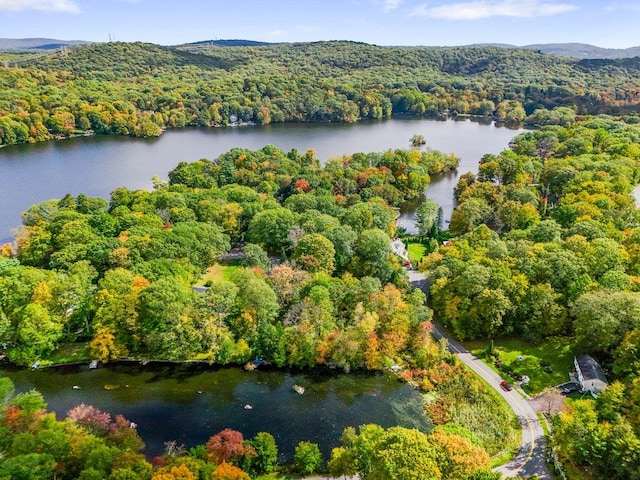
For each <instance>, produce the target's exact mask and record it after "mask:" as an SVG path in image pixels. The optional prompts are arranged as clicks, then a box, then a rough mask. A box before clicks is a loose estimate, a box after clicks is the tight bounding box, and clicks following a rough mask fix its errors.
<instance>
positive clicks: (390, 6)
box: [382, 0, 402, 13]
mask: <svg viewBox="0 0 640 480" xmlns="http://www.w3.org/2000/svg"><path fill="white" fill-rule="evenodd" d="M401 3H402V0H384V6H383V7H382V9H383V10H384V12H385V13H388V12H390V11H391V10H395V9H396V8H398V7H399V6H400V4H401Z"/></svg>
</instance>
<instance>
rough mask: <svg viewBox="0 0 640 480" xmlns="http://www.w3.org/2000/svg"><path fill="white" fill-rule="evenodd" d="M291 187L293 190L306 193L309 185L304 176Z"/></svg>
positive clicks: (309, 188) (309, 187)
mask: <svg viewBox="0 0 640 480" xmlns="http://www.w3.org/2000/svg"><path fill="white" fill-rule="evenodd" d="M293 189H294V190H295V191H302V192H304V193H307V192H308V191H309V190H311V185H309V182H307V181H306V180H305V179H304V178H301V179H300V180H298V181H297V182H296V183H295V184H294V185H293Z"/></svg>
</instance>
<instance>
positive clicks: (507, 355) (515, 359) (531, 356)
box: [465, 337, 573, 394]
mask: <svg viewBox="0 0 640 480" xmlns="http://www.w3.org/2000/svg"><path fill="white" fill-rule="evenodd" d="M488 345H489V342H488V341H471V342H467V343H465V347H467V348H468V349H469V350H470V351H471V353H473V354H474V355H475V356H477V357H478V358H482V359H483V360H484V359H485V351H486V349H487V346H488ZM493 345H494V349H495V350H496V351H497V352H499V354H500V360H502V363H503V364H504V365H506V366H507V367H509V368H511V369H512V370H513V372H514V373H517V374H519V375H527V376H528V377H529V378H530V379H531V381H530V383H529V385H528V387H524V390H525V391H527V392H528V393H534V394H535V393H538V392H540V391H542V390H544V388H546V387H552V386H554V385H559V384H561V383H564V382H567V381H568V380H569V372H570V371H572V370H573V351H572V345H571V344H570V342H569V340H568V339H566V338H563V337H554V338H548V339H546V340H545V341H544V342H543V343H539V344H538V343H531V342H527V341H526V340H522V339H514V338H502V339H497V340H494V342H493ZM520 358H522V360H521V359H520ZM487 363H489V362H487ZM545 365H546V366H545ZM489 366H490V367H491V368H492V369H494V370H495V371H496V372H498V373H500V375H502V376H503V377H504V378H505V379H506V380H507V381H513V380H514V378H513V377H511V376H510V375H508V374H507V373H505V372H504V371H502V372H500V371H498V369H497V368H496V367H495V365H493V363H491V364H490V365H489Z"/></svg>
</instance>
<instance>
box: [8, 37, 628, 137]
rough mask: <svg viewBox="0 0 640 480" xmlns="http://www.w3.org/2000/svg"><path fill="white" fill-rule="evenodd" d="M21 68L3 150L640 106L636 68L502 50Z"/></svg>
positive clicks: (373, 51) (339, 46) (61, 57)
mask: <svg viewBox="0 0 640 480" xmlns="http://www.w3.org/2000/svg"><path fill="white" fill-rule="evenodd" d="M17 57H20V56H16V55H13V56H7V57H6V65H7V67H6V68H3V69H2V70H0V87H1V91H0V145H6V144H13V143H24V142H37V141H45V140H49V139H51V138H53V137H56V136H59V135H71V134H77V133H83V132H88V131H90V132H95V133H111V134H120V135H136V136H152V135H159V134H161V132H162V129H164V128H175V127H183V126H186V125H199V126H212V125H213V126H224V125H227V124H229V123H236V122H239V123H242V122H255V123H258V124H268V123H272V122H353V121H356V120H358V119H361V118H383V117H386V116H389V115H391V114H415V115H437V114H441V113H454V114H474V115H484V116H493V117H495V118H496V119H498V120H504V121H513V122H519V121H522V120H524V119H525V118H526V116H527V115H528V114H531V113H533V112H534V110H536V109H538V108H553V107H557V106H568V107H571V108H572V109H574V110H575V111H576V112H577V113H578V114H586V113H601V112H605V113H620V114H624V113H631V112H634V111H635V109H636V107H637V105H638V104H639V102H640V95H639V91H640V90H639V89H640V75H639V71H640V60H638V59H637V58H636V59H621V60H575V59H567V58H559V57H555V56H550V55H544V54H540V53H536V52H532V51H526V50H507V49H501V48H495V47H455V48H454V47H378V46H375V45H367V44H360V43H352V42H318V43H298V44H273V45H262V46H232V47H220V46H215V45H214V46H211V45H209V44H195V45H186V46H182V47H180V48H171V47H161V46H158V45H152V44H143V43H105V44H90V45H82V46H76V47H73V48H69V49H68V50H65V52H63V53H56V54H50V55H45V56H37V57H30V56H25V57H24V58H22V59H19V58H17ZM15 65H17V66H15Z"/></svg>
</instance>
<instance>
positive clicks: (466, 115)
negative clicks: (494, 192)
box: [0, 113, 525, 149]
mask: <svg viewBox="0 0 640 480" xmlns="http://www.w3.org/2000/svg"><path fill="white" fill-rule="evenodd" d="M393 117H414V118H427V119H432V120H438V119H440V120H441V119H445V120H450V119H455V118H462V119H472V120H473V119H478V120H488V121H490V122H494V123H495V124H496V126H503V125H516V126H520V127H522V126H523V125H525V123H524V122H516V123H513V122H511V123H509V122H505V121H504V120H498V119H497V118H496V116H495V115H490V116H486V115H472V114H470V113H459V114H451V113H439V114H436V115H416V114H411V113H395V114H392V115H388V116H385V117H382V118H358V119H356V120H355V121H353V122H305V121H287V122H273V123H267V124H263V125H261V124H258V123H255V122H234V123H228V124H227V125H223V124H216V125H185V126H183V127H174V128H170V127H161V132H160V133H159V134H158V135H151V136H142V137H137V136H133V135H121V134H116V133H95V132H94V131H93V130H87V131H84V132H82V131H80V132H75V133H71V134H69V135H65V134H51V138H50V139H49V140H44V141H40V142H22V143H8V144H2V145H0V149H2V148H4V147H10V146H15V145H35V144H45V143H49V142H58V141H64V140H69V139H71V138H77V137H95V136H98V135H101V136H105V137H129V138H159V137H161V136H162V135H163V134H164V133H165V132H166V131H168V130H182V129H187V128H243V127H266V126H268V125H286V124H294V125H295V124H300V123H302V124H305V123H307V124H308V123H314V124H328V123H360V122H366V121H378V120H389V119H392V118H393Z"/></svg>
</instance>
